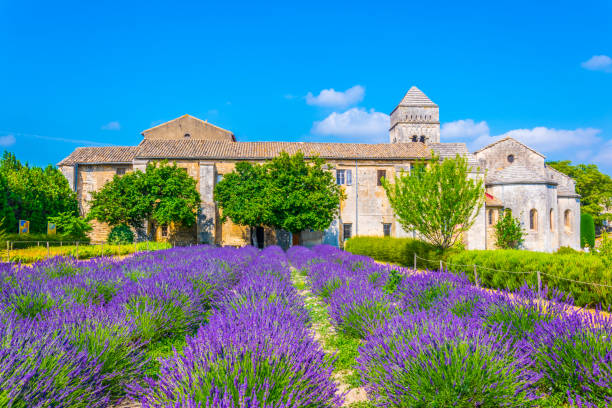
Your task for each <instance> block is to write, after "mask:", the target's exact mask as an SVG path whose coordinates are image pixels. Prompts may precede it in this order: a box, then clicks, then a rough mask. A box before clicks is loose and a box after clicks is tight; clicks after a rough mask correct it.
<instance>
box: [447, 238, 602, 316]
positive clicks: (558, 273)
mask: <svg viewBox="0 0 612 408" xmlns="http://www.w3.org/2000/svg"><path fill="white" fill-rule="evenodd" d="M602 258H603V257H600V256H594V255H592V254H587V253H575V254H567V255H560V254H548V253H544V252H530V251H519V250H516V249H503V250H502V249H499V250H495V251H482V250H475V251H463V252H459V253H455V254H452V255H451V256H449V257H448V259H447V261H448V262H449V265H450V266H449V268H450V269H451V270H452V271H453V272H459V273H465V274H466V276H467V277H468V278H469V279H470V281H472V282H473V281H474V267H473V265H474V264H476V265H478V280H479V281H480V284H481V285H482V286H484V287H488V288H494V289H509V290H516V289H519V288H520V287H522V286H524V285H525V284H528V285H529V286H531V287H537V277H536V273H535V272H536V271H540V272H542V275H541V277H542V286H543V287H544V286H548V287H550V288H556V289H558V290H559V291H561V292H564V293H566V294H570V295H571V296H572V297H573V298H574V301H575V303H576V304H577V305H579V306H591V307H592V306H595V305H597V304H601V306H603V307H604V308H607V307H609V306H612V289H610V288H608V287H604V286H596V285H587V284H583V283H576V282H572V281H569V280H567V279H571V280H573V281H579V282H591V283H595V284H600V285H608V286H610V285H612V270H611V269H610V268H609V267H607V266H606V264H605V263H604V260H603V259H602ZM513 272H532V273H513Z"/></svg>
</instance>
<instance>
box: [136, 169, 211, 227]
mask: <svg viewBox="0 0 612 408" xmlns="http://www.w3.org/2000/svg"><path fill="white" fill-rule="evenodd" d="M145 181H146V189H147V196H148V197H149V200H150V205H151V209H150V211H151V219H152V220H153V221H155V222H156V223H157V224H158V225H167V224H170V223H175V224H180V225H184V226H186V227H190V226H192V225H194V224H195V222H196V214H197V212H198V209H199V206H200V202H201V199H200V193H199V192H198V190H197V188H196V184H197V183H196V181H195V180H194V179H193V177H190V176H189V174H187V172H186V171H185V169H182V168H179V167H177V165H176V163H174V164H172V165H168V162H167V161H163V162H161V163H159V165H158V163H149V164H148V165H147V171H146V173H145Z"/></svg>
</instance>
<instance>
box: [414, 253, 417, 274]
mask: <svg viewBox="0 0 612 408" xmlns="http://www.w3.org/2000/svg"><path fill="white" fill-rule="evenodd" d="M414 270H415V271H416V270H417V264H416V252H415V253H414Z"/></svg>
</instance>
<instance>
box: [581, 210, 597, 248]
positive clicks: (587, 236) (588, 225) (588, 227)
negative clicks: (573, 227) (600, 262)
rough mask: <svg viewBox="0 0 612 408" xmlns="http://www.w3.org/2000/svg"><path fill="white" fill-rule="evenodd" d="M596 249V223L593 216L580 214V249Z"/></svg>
mask: <svg viewBox="0 0 612 408" xmlns="http://www.w3.org/2000/svg"><path fill="white" fill-rule="evenodd" d="M587 245H588V246H589V248H595V222H594V221H593V217H592V216H591V214H586V213H582V214H580V247H581V248H585V247H586V246H587Z"/></svg>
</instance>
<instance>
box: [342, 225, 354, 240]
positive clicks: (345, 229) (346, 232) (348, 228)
mask: <svg viewBox="0 0 612 408" xmlns="http://www.w3.org/2000/svg"><path fill="white" fill-rule="evenodd" d="M352 232H353V224H342V237H343V238H344V240H345V241H346V240H347V239H349V238H350V237H351V234H352Z"/></svg>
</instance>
